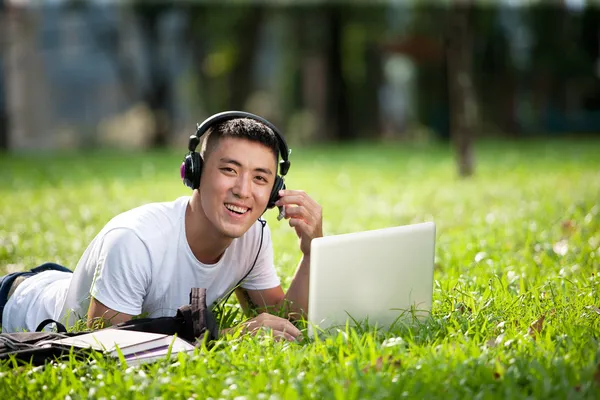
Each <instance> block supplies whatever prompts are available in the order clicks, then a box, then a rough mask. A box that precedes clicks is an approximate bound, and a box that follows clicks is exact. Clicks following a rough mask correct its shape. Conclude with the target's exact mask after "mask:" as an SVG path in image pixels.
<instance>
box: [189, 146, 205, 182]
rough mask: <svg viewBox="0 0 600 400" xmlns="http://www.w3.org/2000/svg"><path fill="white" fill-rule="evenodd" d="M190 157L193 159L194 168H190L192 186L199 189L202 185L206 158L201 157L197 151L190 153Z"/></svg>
mask: <svg viewBox="0 0 600 400" xmlns="http://www.w3.org/2000/svg"><path fill="white" fill-rule="evenodd" d="M190 158H191V160H192V168H191V169H190V182H191V184H192V186H191V188H192V189H198V188H199V187H200V177H201V176H202V165H203V164H204V160H202V157H200V153H196V152H195V151H193V152H192V154H190Z"/></svg>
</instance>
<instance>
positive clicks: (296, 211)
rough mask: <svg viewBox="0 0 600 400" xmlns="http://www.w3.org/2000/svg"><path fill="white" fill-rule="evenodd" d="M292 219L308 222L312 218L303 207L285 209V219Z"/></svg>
mask: <svg viewBox="0 0 600 400" xmlns="http://www.w3.org/2000/svg"><path fill="white" fill-rule="evenodd" d="M293 217H296V218H302V219H304V220H309V219H311V218H312V215H311V214H310V212H309V211H308V209H307V208H306V207H304V206H294V207H290V206H287V207H285V218H286V219H289V218H293Z"/></svg>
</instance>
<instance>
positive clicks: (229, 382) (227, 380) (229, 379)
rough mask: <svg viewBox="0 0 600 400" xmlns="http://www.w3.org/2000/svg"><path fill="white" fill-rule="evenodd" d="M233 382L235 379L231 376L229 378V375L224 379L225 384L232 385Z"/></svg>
mask: <svg viewBox="0 0 600 400" xmlns="http://www.w3.org/2000/svg"><path fill="white" fill-rule="evenodd" d="M234 383H235V380H234V379H233V378H231V377H229V378H227V379H225V384H226V385H227V386H230V385H233V384H234Z"/></svg>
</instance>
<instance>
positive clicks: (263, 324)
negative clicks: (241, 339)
mask: <svg viewBox="0 0 600 400" xmlns="http://www.w3.org/2000/svg"><path fill="white" fill-rule="evenodd" d="M240 327H241V328H242V332H243V333H249V334H251V335H257V334H260V333H261V332H265V331H267V332H269V331H270V332H272V333H273V337H274V338H275V339H276V340H282V339H285V340H288V341H290V342H293V341H295V340H300V335H301V334H300V330H298V328H296V327H295V326H294V325H293V324H292V323H291V322H290V321H288V320H287V319H284V318H280V317H276V316H274V315H271V314H267V313H262V314H260V315H258V316H257V317H255V318H252V319H251V320H248V321H246V322H244V323H243V324H241V325H240ZM240 327H238V328H240ZM235 329H236V328H233V329H232V330H235ZM227 331H229V329H226V330H225V333H226V332H227Z"/></svg>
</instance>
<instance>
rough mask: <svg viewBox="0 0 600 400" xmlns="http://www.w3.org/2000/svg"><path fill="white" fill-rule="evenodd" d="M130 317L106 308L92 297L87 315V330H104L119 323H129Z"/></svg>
mask: <svg viewBox="0 0 600 400" xmlns="http://www.w3.org/2000/svg"><path fill="white" fill-rule="evenodd" d="M131 318H133V316H132V315H129V314H124V313H121V312H118V311H115V310H113V309H111V308H108V307H106V306H105V305H104V304H102V303H100V302H99V301H98V300H96V299H95V298H93V297H92V301H91V302H90V308H89V309H88V314H87V327H88V328H98V327H99V328H105V327H108V326H111V325H117V324H120V323H121V322H125V321H129V320H130V319H131Z"/></svg>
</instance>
